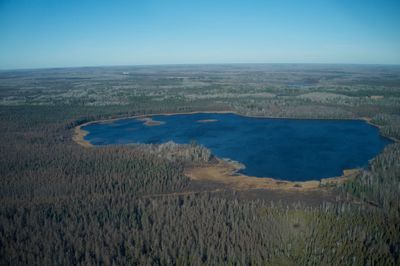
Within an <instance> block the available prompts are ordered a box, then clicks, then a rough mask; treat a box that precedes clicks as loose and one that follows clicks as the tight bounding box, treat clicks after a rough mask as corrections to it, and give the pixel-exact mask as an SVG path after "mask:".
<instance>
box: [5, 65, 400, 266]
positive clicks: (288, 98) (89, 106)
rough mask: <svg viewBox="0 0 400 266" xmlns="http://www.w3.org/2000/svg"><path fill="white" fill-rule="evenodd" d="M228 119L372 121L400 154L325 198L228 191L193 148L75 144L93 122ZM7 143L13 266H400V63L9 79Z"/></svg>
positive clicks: (30, 73) (250, 187) (379, 160)
mask: <svg viewBox="0 0 400 266" xmlns="http://www.w3.org/2000/svg"><path fill="white" fill-rule="evenodd" d="M218 110H220V111H227V110H228V111H233V112H237V113H240V114H243V115H249V116H264V117H277V118H279V117H290V118H328V119H355V118H360V117H368V118H370V121H371V123H373V124H375V125H377V126H379V132H380V134H382V135H383V136H386V137H389V138H391V139H393V140H395V142H394V143H392V144H390V145H388V146H387V147H386V148H385V149H384V150H383V151H382V153H380V154H379V155H377V156H376V157H375V158H374V159H373V160H371V161H370V163H369V166H368V167H367V168H366V169H364V170H362V171H359V172H357V173H351V174H352V175H354V177H352V178H349V179H347V180H346V182H339V183H335V184H328V183H327V184H324V185H323V186H325V188H324V189H322V190H314V189H308V190H306V189H305V187H306V185H304V187H303V186H302V187H299V186H295V185H296V184H286V183H285V184H282V183H279V184H278V183H275V185H276V186H277V187H279V186H288V187H289V188H290V189H287V190H281V189H264V188H263V185H260V184H252V183H251V182H250V183H249V180H248V179H246V178H245V177H241V176H240V175H237V176H235V178H234V179H232V178H231V174H232V171H231V170H232V168H230V167H231V166H229V165H228V166H226V165H225V166H224V167H223V168H220V167H216V165H218V164H219V163H221V162H215V161H214V162H213V160H214V158H213V156H212V154H210V151H209V150H207V149H205V148H204V147H201V146H199V145H197V144H196V143H191V144H187V145H177V144H175V143H165V144H161V145H149V146H146V147H144V146H142V145H124V146H111V147H82V144H83V145H86V144H87V143H86V144H85V143H79V144H81V145H79V144H77V143H76V140H79V139H82V137H83V135H84V134H85V132H83V131H79V130H78V129H79V126H81V125H83V124H85V123H87V122H91V121H98V120H107V119H116V118H121V117H130V116H137V115H148V114H157V113H187V112H198V111H218ZM144 122H146V121H144ZM147 122H148V120H147ZM149 124H151V125H154V126H155V127H156V125H155V124H154V122H149ZM77 126H78V127H77ZM76 133H78V135H76ZM79 134H80V135H79ZM0 136H1V142H0V150H1V151H2V152H1V153H0V176H1V178H0V206H1V207H0V243H1V245H0V264H2V265H3V264H4V265H21V264H22V265H26V264H29V265H32V264H38V265H46V264H48V265H60V264H73V265H79V264H110V265H111V264H112V263H115V264H123V265H127V264H130V265H171V264H172V265H174V264H175V265H189V264H191V265H201V264H208V265H221V264H222V265H223V264H235V263H236V264H253V265H260V264H261V265H262V264H265V265H353V264H359V265H367V264H370V265H398V264H399V263H400V243H399V239H400V233H399V232H400V205H399V204H400V191H399V188H400V185H399V184H400V180H399V176H400V161H399V160H400V144H399V143H398V142H397V140H398V139H400V67H398V66H380V65H370V66H364V65H296V64H294V65H285V64H277V65H263V64H260V65H198V66H190V65H189V66H186V65H179V66H141V67H103V68H68V69H40V70H19V71H1V72H0ZM74 136H78V139H75V141H74V139H73V138H74ZM210 163H211V164H210ZM213 163H214V164H213ZM221 171H222V172H221ZM228 176H229V178H228ZM217 179H220V180H219V182H216V180H217ZM269 181H271V182H273V181H272V180H264V181H263V182H269ZM227 182H233V183H231V184H227ZM258 182H261V181H258ZM308 185H309V184H307V186H308ZM243 187H245V188H246V189H242V188H243Z"/></svg>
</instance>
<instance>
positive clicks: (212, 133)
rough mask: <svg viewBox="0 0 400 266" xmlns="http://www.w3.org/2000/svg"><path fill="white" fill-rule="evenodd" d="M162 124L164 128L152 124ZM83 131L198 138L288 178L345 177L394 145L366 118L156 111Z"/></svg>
mask: <svg viewBox="0 0 400 266" xmlns="http://www.w3.org/2000/svg"><path fill="white" fill-rule="evenodd" d="M143 121H145V123H143ZM199 121H218V123H209V122H203V123H199ZM160 124H163V125H164V126H163V127H152V125H160ZM82 129H84V130H85V131H87V132H88V134H87V135H85V136H84V139H85V140H86V141H88V142H90V143H91V144H92V145H95V146H96V145H109V144H131V143H143V144H162V143H166V142H168V141H173V142H175V143H178V144H189V143H191V142H192V141H195V142H196V143H198V144H201V145H203V146H204V147H206V148H208V149H210V150H211V152H212V153H213V154H214V155H215V156H217V157H218V158H229V159H231V160H234V161H237V162H239V163H242V164H243V165H245V168H242V169H238V170H237V171H236V172H237V173H238V174H241V175H246V176H250V177H264V178H265V177H268V178H274V179H279V180H285V181H310V180H322V179H325V178H330V177H338V176H342V175H343V171H344V170H346V169H355V168H363V167H365V166H367V165H368V160H370V159H372V158H373V157H375V156H376V155H377V154H378V153H379V152H380V151H381V150H382V149H383V148H384V147H385V145H387V144H389V143H391V141H390V140H389V139H387V138H384V137H382V136H380V135H379V132H378V128H376V127H374V126H372V125H370V124H368V123H366V122H365V121H363V120H323V119H314V120H313V119H271V118H255V117H247V116H241V115H237V114H234V113H194V114H173V115H152V116H151V118H150V117H145V118H131V119H129V118H128V119H121V120H114V121H113V122H112V123H107V124H104V123H92V124H89V125H86V126H84V127H83V128H82ZM133 129H135V130H134V131H132V130H133Z"/></svg>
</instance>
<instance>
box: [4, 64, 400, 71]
mask: <svg viewBox="0 0 400 266" xmlns="http://www.w3.org/2000/svg"><path fill="white" fill-rule="evenodd" d="M207 65H214V66H217V65H326V66H328V65H331V66H400V63H315V62H308V63H305V62H302V63H299V62H293V63H289V62H269V63H268V62H263V63H260V62H257V63H256V62H253V63H252V62H246V63H245V62H240V63H239V62H238V63H235V62H234V63H159V64H157V63H156V64H110V65H102V64H99V65H82V66H79V65H78V66H46V67H17V68H0V71H1V72H3V71H24V70H51V69H74V68H106V67H157V66H165V67H166V66H207Z"/></svg>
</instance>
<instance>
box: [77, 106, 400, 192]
mask: <svg viewBox="0 0 400 266" xmlns="http://www.w3.org/2000/svg"><path fill="white" fill-rule="evenodd" d="M202 113H203V114H210V113H216V114H236V115H239V116H242V117H252V118H260V119H262V118H266V119H287V120H354V121H356V120H357V121H364V122H366V123H368V124H369V125H371V126H374V127H376V128H378V129H380V126H379V125H376V124H374V123H372V122H371V120H372V119H371V118H369V117H359V118H328V119H325V118H281V117H268V116H249V115H243V114H239V113H237V112H236V111H193V112H183V113H179V112H172V113H159V114H143V115H135V116H130V117H121V118H111V119H101V120H96V121H90V122H86V123H84V124H81V125H78V126H76V127H75V129H74V133H75V134H74V136H73V138H72V139H73V140H74V141H75V142H76V143H77V144H79V145H81V146H82V147H84V148H92V147H95V146H94V145H93V144H91V143H90V142H89V141H87V140H85V139H84V138H85V136H86V135H87V134H88V133H89V132H88V131H86V130H84V129H82V127H84V126H87V125H90V124H95V123H111V122H112V121H117V120H122V119H142V121H143V120H144V121H146V118H148V119H152V118H151V116H157V115H163V116H171V115H185V114H188V115H190V114H202ZM379 135H380V136H381V137H384V138H387V139H390V140H391V141H393V142H398V140H397V139H395V138H390V137H386V136H383V135H382V134H381V133H380V132H379ZM216 158H217V161H218V162H217V163H215V164H212V163H207V164H205V165H201V166H191V167H185V169H184V174H185V175H186V176H188V177H189V178H190V179H191V180H197V181H208V182H218V183H222V184H225V185H228V186H231V187H233V188H235V189H257V188H262V189H283V190H293V191H305V190H315V189H324V188H327V187H330V186H336V185H337V184H342V183H344V182H346V181H347V180H349V179H351V178H355V176H356V175H357V174H358V173H359V172H360V171H361V170H362V169H343V174H342V175H341V176H336V177H328V178H322V179H321V180H319V181H318V180H308V181H298V182H296V181H288V180H279V179H274V178H270V177H254V176H247V175H244V174H240V173H238V171H239V170H240V167H239V166H237V165H236V164H235V163H234V162H228V161H226V160H223V159H220V158H218V157H216Z"/></svg>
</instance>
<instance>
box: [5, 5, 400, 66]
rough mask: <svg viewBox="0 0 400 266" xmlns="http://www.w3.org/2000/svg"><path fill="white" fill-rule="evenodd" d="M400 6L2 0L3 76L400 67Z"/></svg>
mask: <svg viewBox="0 0 400 266" xmlns="http://www.w3.org/2000/svg"><path fill="white" fill-rule="evenodd" d="M399 14H400V0H383V1H378V0H376V1H371V0H325V1H317V0H309V1H306V0H304V1H300V0H299V1H289V0H282V1H272V0H264V1H249V0H248V1H239V0H237V1H236V0H230V1H226V0H222V1H217V0H214V1H210V0H204V1H183V0H180V1H179V0H168V1H163V0H158V1H157V0H146V1H145V0H136V1H124V0H121V1H104V0H98V1H94V0H83V1H78V0H71V1H63V0H58V1H57V0H35V1H28V0H25V1H23V0H14V1H11V0H0V69H14V68H45V67H74V66H105V65H147V64H207V63H212V64H215V63H329V64H340V63H345V64H400V16H399Z"/></svg>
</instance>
